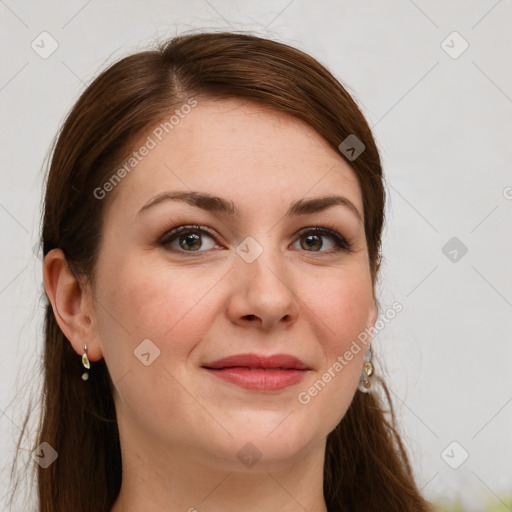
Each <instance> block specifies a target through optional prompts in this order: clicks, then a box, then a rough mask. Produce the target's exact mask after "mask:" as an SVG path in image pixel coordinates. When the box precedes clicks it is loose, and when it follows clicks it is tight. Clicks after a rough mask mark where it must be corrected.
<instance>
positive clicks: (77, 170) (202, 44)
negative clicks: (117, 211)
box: [18, 32, 431, 512]
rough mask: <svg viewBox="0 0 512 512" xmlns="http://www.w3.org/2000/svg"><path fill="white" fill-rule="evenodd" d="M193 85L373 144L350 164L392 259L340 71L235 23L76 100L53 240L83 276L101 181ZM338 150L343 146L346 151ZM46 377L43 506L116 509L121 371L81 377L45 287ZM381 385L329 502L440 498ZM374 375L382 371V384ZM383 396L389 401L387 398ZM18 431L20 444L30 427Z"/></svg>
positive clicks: (145, 61) (147, 59) (373, 162)
mask: <svg viewBox="0 0 512 512" xmlns="http://www.w3.org/2000/svg"><path fill="white" fill-rule="evenodd" d="M190 97H193V98H195V99H196V100H201V99H203V98H219V99H220V98H230V97H237V98H243V99H245V100H252V101H254V102H258V103H259V104H260V105H264V106H266V107H268V108H269V109H273V110H276V111H280V112H284V113H287V114H289V115H291V116H294V117H296V118H298V119H301V120H303V121H305V122H306V123H308V124H309V125H310V126H312V127H313V128H314V129H315V130H316V131H317V132H318V133H319V134H321V135H322V136H323V137H324V138H325V139H326V141H328V143H329V144H331V145H332V147H333V148H335V149H336V150H338V146H339V144H340V143H341V142H342V141H343V140H344V139H346V137H348V136H349V135H355V136H356V137H357V138H358V139H359V140H360V141H362V143H363V144H364V146H365V149H364V151H363V152H362V153H361V154H360V156H359V157H358V158H357V159H355V160H350V161H348V159H347V161H348V163H349V164H350V165H351V166H352V168H353V170H354V172H355V173H356V175H357V176H358V179H359V183H360V186H361V190H362V197H363V206H364V227H365V235H366V239H367V246H368V253H369V261H370V272H371V275H372V279H373V283H374V284H375V281H376V279H377V276H378V269H379V265H380V261H381V256H380V248H381V232H382V226H383V221H384V202H385V189H384V185H383V177H382V168H381V161H380V157H379V153H378V150H377V147H376V144H375V141H374V139H373V136H372V133H371V130H370V128H369V126H368V124H367V122H366V120H365V118H364V116H363V114H362V113H361V111H360V109H359V108H358V106H357V105H356V103H355V101H354V100H353V99H352V97H351V96H350V95H349V94H348V92H347V91H346V90H345V88H344V87H343V86H342V85H341V84H340V82H339V81H338V80H336V79H335V78H334V76H333V75H332V74H331V73H330V72H329V71H328V70H327V69H326V68H325V67H324V66H322V65H321V64H320V63H319V62H317V61H316V60H315V59H314V58H312V57H311V56H309V55H307V54H305V53H303V52H301V51H300V50H298V49H295V48H293V47H291V46H288V45H286V44H283V43H279V42H276V41H272V40H268V39H265V38H261V37H257V36H254V35H249V34H240V33H233V32H223V33H204V32H202V33H195V34H187V35H181V36H178V37H175V38H174V39H171V40H169V41H167V42H165V43H164V44H161V45H159V46H158V47H157V48H156V49H155V50H151V51H143V52H139V53H136V54H133V55H131V56H128V57H125V58H123V59H122V60H120V61H119V62H117V63H115V64H114V65H112V66H110V67H109V68H108V69H106V70H105V71H103V72H102V73H101V74H100V75H99V76H98V77H97V78H96V79H95V80H94V81H93V82H92V83H91V84H90V85H89V86H88V87H87V88H86V90H85V91H84V92H83V93H82V95H81V96H80V98H79V99H78V101H77V102H76V104H75V105H74V107H73V108H72V110H71V112H70V113H69V115H68V117H67V119H66V121H65V123H64V124H63V126H62V129H61V131H60V133H59V134H58V137H57V139H56V143H55V145H54V147H53V148H52V158H51V162H50V165H49V169H48V176H47V183H46V191H45V205H44V219H43V226H42V242H43V253H44V255H46V254H47V253H48V252H49V251H50V250H52V249H54V248H60V249H62V251H63V252H64V254H65V256H66V259H67V262H68V264H69V266H70V268H71V270H72V271H73V273H74V274H75V275H76V277H77V279H83V280H87V281H89V282H91V283H92V282H94V269H95V262H96V260H97V256H98V250H99V246H100V239H101V236H102V218H103V213H102V212H103V209H104V207H105V204H106V202H107V201H108V197H107V198H106V199H104V200H98V199H97V197H95V194H94V191H95V190H97V188H98V187H99V186H101V185H102V184H104V183H105V182H106V181H107V180H108V179H109V178H110V177H111V176H112V171H113V169H116V168H117V167H116V166H118V165H120V163H121V162H122V158H123V157H124V156H126V154H127V151H129V149H130V147H131V144H133V141H134V140H136V139H137V138H138V137H139V136H140V135H141V134H143V133H144V132H145V131H146V130H147V129H148V128H149V127H151V126H154V125H155V123H158V122H161V120H162V119H164V118H165V116H167V117H168V116H169V115H170V113H172V111H173V110H174V109H176V108H178V107H180V106H181V105H183V104H186V103H187V99H189V98H190ZM340 156H342V157H344V155H343V154H342V153H341V152H340ZM45 306H46V312H45V345H44V388H43V393H42V398H41V407H42V412H41V418H40V424H39V428H38V436H37V439H36V440H35V443H34V447H35V446H38V445H39V444H40V443H42V442H47V443H49V444H50V445H51V446H52V447H53V448H54V449H55V450H56V451H57V452H58V459H57V460H56V461H55V462H54V463H53V464H51V465H50V466H49V467H48V468H46V469H44V468H42V467H36V472H37V483H38V498H39V507H40V509H39V510H40V511H41V512H57V511H58V512H61V511H62V512H63V511H66V512H68V511H73V512H92V511H94V512H99V511H105V512H109V511H110V509H111V507H112V506H113V504H114V502H115V500H116V497H117V495H118V493H119V490H120V485H121V451H120V443H119V434H118V429H117V422H116V411H115V407H114V400H113V394H112V389H113V386H112V382H111V379H110V376H109V373H108V370H107V367H106V365H105V363H104V361H103V360H101V361H99V362H97V363H94V365H93V366H92V368H91V370H90V379H89V380H88V381H87V382H86V383H84V382H83V381H82V379H81V374H82V367H81V361H80V358H79V357H78V356H77V354H76V353H75V351H74V350H73V348H72V346H71V344H70V342H69V341H68V339H67V338H66V337H65V336H64V334H63V333H62V331H61V329H60V328H59V326H58V324H57V322H56V319H55V316H54V314H53V310H52V308H51V305H50V303H49V301H48V298H47V297H46V305H45ZM377 381H378V386H377V388H378V390H379V391H380V393H360V392H356V394H355V396H354V398H353V400H352V403H351V405H350V407H349V409H348V411H347V412H346V414H345V416H344V417H343V419H342V420H341V421H340V423H339V424H338V425H337V427H336V428H335V429H334V430H333V431H332V432H331V433H330V434H329V435H328V437H327V448H326V456H325V464H324V496H325V500H326V503H327V506H328V508H329V510H330V511H351V512H358V511H361V512H362V511H365V512H366V511H368V510H385V511H411V510H414V511H415V512H422V511H428V510H431V508H430V505H429V504H428V502H427V501H426V500H424V499H423V498H422V496H421V494H420V492H419V490H418V488H417V486H416V483H415V481H414V478H413V476H412V475H413V472H412V469H411V467H410V463H409V460H408V456H407V454H406V450H405V448H404V446H403V444H402V441H401V439H400V435H399V432H398V428H397V425H396V420H395V414H394V412H393V406H392V402H391V398H390V395H389V391H388V388H387V387H386V385H385V383H384V381H383V380H382V378H380V377H377ZM374 386H375V384H374ZM384 402H387V404H388V405H389V410H387V409H385V406H384ZM22 437H23V434H22V436H21V437H20V441H19V442H18V448H20V443H21V438H22Z"/></svg>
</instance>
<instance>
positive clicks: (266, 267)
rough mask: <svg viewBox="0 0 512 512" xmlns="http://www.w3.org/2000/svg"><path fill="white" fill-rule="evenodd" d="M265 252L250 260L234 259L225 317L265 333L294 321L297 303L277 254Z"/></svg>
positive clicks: (289, 274) (286, 271)
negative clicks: (250, 261) (231, 288)
mask: <svg viewBox="0 0 512 512" xmlns="http://www.w3.org/2000/svg"><path fill="white" fill-rule="evenodd" d="M269 252H270V251H268V252H267V251H264V252H263V253H262V254H261V255H260V256H259V257H258V258H256V259H255V260H254V261H253V262H252V263H247V262H246V261H244V260H243V259H242V258H239V259H237V260H236V261H235V263H234V265H235V266H236V268H235V269H234V272H232V275H231V279H232V280H233V281H232V282H233V292H232V294H231V297H230V301H229V306H228V316H229V318H230V320H231V321H232V322H234V323H236V324H239V325H242V326H245V327H247V325H250V324H254V325H255V326H257V327H258V328H260V329H261V330H263V331H265V332H268V331H270V330H272V329H276V328H278V326H279V324H280V323H281V324H282V325H283V327H286V326H288V325H291V324H292V323H294V322H295V321H296V320H297V317H298V311H299V304H298V298H297V295H296V293H295V291H294V288H295V287H294V283H293V277H292V275H291V272H289V271H288V270H287V269H286V268H285V266H284V264H283V263H282V262H281V261H280V260H279V257H278V256H277V255H276V256H275V257H274V256H272V257H270V255H269Z"/></svg>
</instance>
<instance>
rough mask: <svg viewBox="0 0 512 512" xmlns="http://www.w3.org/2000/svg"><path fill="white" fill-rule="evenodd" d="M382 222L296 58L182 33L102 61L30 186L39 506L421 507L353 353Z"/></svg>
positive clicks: (314, 82)
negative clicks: (37, 247)
mask: <svg viewBox="0 0 512 512" xmlns="http://www.w3.org/2000/svg"><path fill="white" fill-rule="evenodd" d="M383 218H384V188H383V181H382V169H381V163H380V158H379V154H378V151H377V148H376V146H375V142H374V140H373V138H372V134H371V131H370V129H369V127H368V125H367V123H366V121H365V119H364V117H363V115H362V113H361V112H360V110H359V109H358V107H357V105H356V104H355V102H354V101H353V99H352V98H351V97H350V95H349V94H348V93H347V92H346V90H345V89H344V88H343V87H342V86H341V85H340V83H339V82H338V81H337V80H336V79H335V78H334V77H333V76H332V75H331V74H330V73H329V71H327V70H326V69H325V68H324V67H323V66H322V65H320V64H319V63H318V62H317V61H316V60H314V59H313V58H312V57H310V56H308V55H306V54H304V53H302V52H300V51H298V50H296V49H294V48H291V47H289V46H287V45H284V44H281V43H277V42H274V41H270V40H266V39H263V38H259V37H256V36H252V35H240V34H234V33H216V34H215V33H200V34H193V35H186V36H181V37H177V38H175V39H173V40H171V41H169V42H168V43H166V44H165V45H163V46H162V47H160V48H159V49H157V50H155V51H146V52H141V53H137V54H135V55H131V56H129V57H126V58H124V59H122V60H121V61H119V62H118V63H116V64H114V65H113V66H111V67H110V68H109V69H107V70H106V71H104V72H102V73H101V75H100V76H99V77H98V78H96V79H95V80H94V81H93V83H92V84H91V85H90V86H89V87H88V88H87V89H86V91H85V92H84V93H83V94H82V96H81V97H80V99H79V100H78V102H77V103H76V105H75V106H74V107H73V109H72V110H71V112H70V114H69V116H68V118H67V120H66V122H65V123H64V126H63V128H62V130H61V132H60V134H59V137H58V140H57V141H56V145H55V147H54V150H53V157H52V160H51V165H50V168H49V174H48V181H47V189H46V196H45V210H44V222H43V229H42V238H43V252H44V255H45V258H44V272H43V275H44V285H45V290H46V294H47V298H48V304H47V309H46V317H45V331H46V332H45V354H44V362H45V376H44V379H45V380H44V393H43V406H44V411H43V415H42V418H41V425H40V430H39V436H38V439H37V443H36V444H35V448H34V456H33V458H34V460H36V461H37V462H38V463H39V464H38V465H37V466H36V468H37V476H38V490H39V504H40V510H41V511H43V512H50V511H51V512H55V511H83V512H91V511H111V512H133V511H140V510H144V511H147V512H152V511H154V512H157V511H164V510H165V511H170V510H172V511H175V510H176V511H178V510H184V511H186V510H188V511H195V510H197V511H231V510H239V511H246V512H250V511H274V510H275V511H277V510H280V511H287V512H288V511H295V510H297V511H298V510H301V511H302V510H308V511H315V512H316V511H318V512H325V511H329V512H333V511H336V512H338V511H351V512H354V511H363V510H364V511H369V510H379V511H380V510H385V511H427V510H430V507H429V504H428V503H427V502H426V501H425V500H424V499H423V498H422V497H421V495H420V492H419V491H418V488H417V486H416V484H415V482H414V479H413V476H412V471H411V468H410V466H409V462H408V459H407V455H406V452H405V450H404V447H403V445H402V442H401V440H400V436H399V434H398V433H397V431H396V430H395V419H394V415H393V409H392V406H391V402H390V398H389V393H388V391H387V388H386V386H385V384H384V382H383V381H382V379H381V378H380V377H379V375H378V368H377V369H374V363H375V361H372V357H371V348H370V347H371V344H370V343H371V336H369V334H371V333H372V332H374V329H375V324H376V321H377V318H378V314H379V311H378V306H377V301H376V298H375V283H376V279H377V277H378V270H379V262H380V243H381V230H382V225H383ZM379 391H381V393H380V394H379ZM381 396H382V397H385V398H386V399H387V400H388V402H389V405H390V412H391V421H388V419H387V417H386V412H387V411H386V410H385V409H384V406H383V405H382V398H381Z"/></svg>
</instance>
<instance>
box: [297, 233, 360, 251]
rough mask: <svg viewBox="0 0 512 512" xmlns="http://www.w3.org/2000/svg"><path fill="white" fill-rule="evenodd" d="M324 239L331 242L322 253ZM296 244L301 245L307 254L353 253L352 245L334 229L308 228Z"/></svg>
mask: <svg viewBox="0 0 512 512" xmlns="http://www.w3.org/2000/svg"><path fill="white" fill-rule="evenodd" d="M323 237H328V238H330V239H331V241H330V243H328V244H327V249H326V250H324V251H321V250H320V249H322V248H323V247H324V242H323V241H322V238H323ZM296 243H300V246H301V248H303V249H304V250H306V251H307V252H326V253H335V252H338V251H346V252H351V247H350V244H349V243H348V242H347V241H346V240H345V239H344V238H343V237H342V236H341V235H340V234H339V233H337V232H336V231H333V230H332V229H329V228H323V227H313V228H307V229H306V230H304V231H302V232H301V233H300V236H299V239H298V240H297V242H296ZM311 249H312V250H311ZM316 249H318V250H316Z"/></svg>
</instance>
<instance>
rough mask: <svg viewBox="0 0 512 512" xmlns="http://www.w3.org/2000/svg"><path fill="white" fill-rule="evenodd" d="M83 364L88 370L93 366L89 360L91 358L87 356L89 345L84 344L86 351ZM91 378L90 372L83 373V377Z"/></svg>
mask: <svg viewBox="0 0 512 512" xmlns="http://www.w3.org/2000/svg"><path fill="white" fill-rule="evenodd" d="M82 364H83V365H84V368H86V369H87V370H88V369H89V368H90V367H91V363H90V362H89V358H88V357H87V345H84V353H83V354H82ZM88 378H89V374H88V373H87V372H84V373H82V379H83V380H87V379H88Z"/></svg>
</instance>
